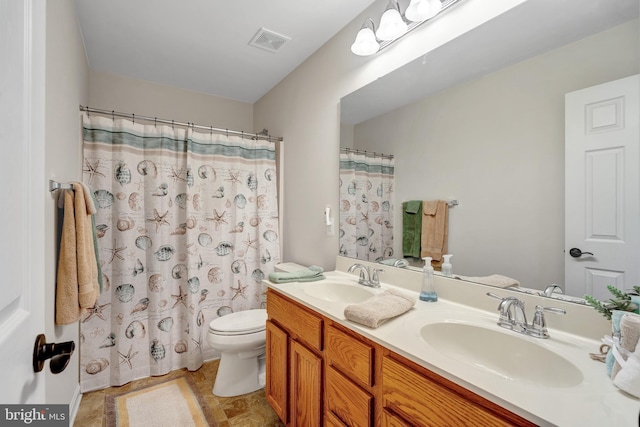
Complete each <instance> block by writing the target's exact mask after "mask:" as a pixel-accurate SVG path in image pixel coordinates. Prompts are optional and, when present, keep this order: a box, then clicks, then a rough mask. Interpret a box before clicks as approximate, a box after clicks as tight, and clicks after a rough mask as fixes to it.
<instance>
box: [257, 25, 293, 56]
mask: <svg viewBox="0 0 640 427" xmlns="http://www.w3.org/2000/svg"><path fill="white" fill-rule="evenodd" d="M289 40H291V39H290V38H289V37H287V36H283V35H282V34H278V33H274V32H273V31H271V30H267V29H266V28H260V29H259V30H258V32H257V33H256V35H255V36H253V38H252V39H251V41H250V42H249V45H251V46H255V47H258V48H260V49H264V50H268V51H269V52H277V51H278V50H279V49H280V48H281V47H282V45H283V44H285V43H286V42H288V41H289Z"/></svg>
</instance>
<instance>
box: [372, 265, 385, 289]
mask: <svg viewBox="0 0 640 427" xmlns="http://www.w3.org/2000/svg"><path fill="white" fill-rule="evenodd" d="M380 273H384V269H383V268H374V269H373V271H372V273H371V284H372V285H378V286H379V285H380Z"/></svg>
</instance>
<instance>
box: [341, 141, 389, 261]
mask: <svg viewBox="0 0 640 427" xmlns="http://www.w3.org/2000/svg"><path fill="white" fill-rule="evenodd" d="M393 190H394V160H393V157H392V156H386V155H380V154H375V155H374V154H371V153H362V152H355V151H352V150H345V151H341V152H340V231H339V233H340V236H339V241H340V255H343V256H348V257H353V258H357V259H361V260H365V261H381V260H383V259H387V258H392V257H393V203H394V193H393Z"/></svg>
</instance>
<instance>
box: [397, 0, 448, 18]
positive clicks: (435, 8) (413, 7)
mask: <svg viewBox="0 0 640 427" xmlns="http://www.w3.org/2000/svg"><path fill="white" fill-rule="evenodd" d="M441 10H442V3H441V2H440V0H411V3H410V4H409V7H408V8H407V11H406V12H405V14H404V16H406V17H407V19H408V20H409V21H412V22H421V21H426V20H427V19H430V18H433V17H434V16H436V15H437V14H438V13H440V11H441Z"/></svg>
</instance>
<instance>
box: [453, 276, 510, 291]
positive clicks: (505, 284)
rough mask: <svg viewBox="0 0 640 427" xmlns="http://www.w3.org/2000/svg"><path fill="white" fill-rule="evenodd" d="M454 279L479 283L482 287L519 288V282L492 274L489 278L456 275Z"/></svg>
mask: <svg viewBox="0 0 640 427" xmlns="http://www.w3.org/2000/svg"><path fill="white" fill-rule="evenodd" d="M454 277H455V278H456V279H460V280H467V281H469V282H475V283H481V284H483V285H491V286H498V287H500V288H511V287H519V286H520V282H518V281H517V280H516V279H512V278H511V277H508V276H503V275H501V274H492V275H490V276H480V277H474V276H458V275H457V274H456V275H455V276H454Z"/></svg>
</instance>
